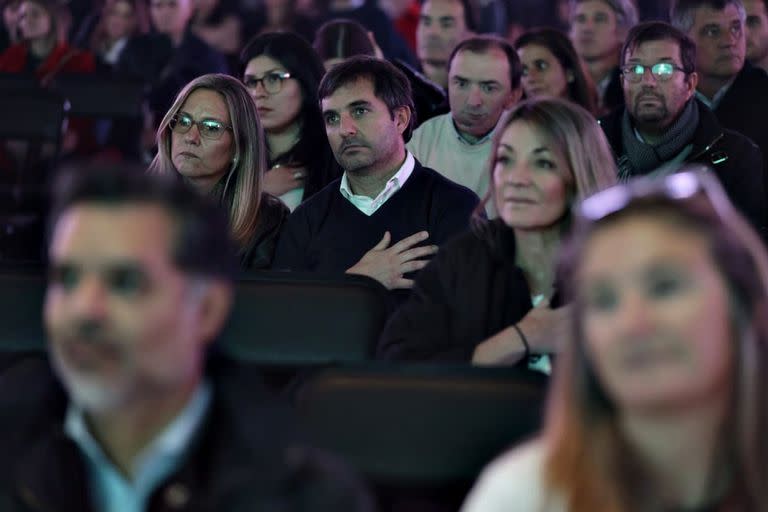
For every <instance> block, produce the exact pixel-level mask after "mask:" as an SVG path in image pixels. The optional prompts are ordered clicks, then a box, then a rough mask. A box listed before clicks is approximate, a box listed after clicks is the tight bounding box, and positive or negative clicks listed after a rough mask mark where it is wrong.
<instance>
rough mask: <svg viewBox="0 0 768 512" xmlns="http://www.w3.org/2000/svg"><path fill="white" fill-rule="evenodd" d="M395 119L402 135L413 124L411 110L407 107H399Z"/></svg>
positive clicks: (395, 112)
mask: <svg viewBox="0 0 768 512" xmlns="http://www.w3.org/2000/svg"><path fill="white" fill-rule="evenodd" d="M394 117H395V124H396V125H397V130H398V131H399V132H400V134H401V135H402V134H403V133H405V130H406V129H407V128H408V125H409V124H410V123H411V109H410V108H409V107H406V106H405V105H403V106H400V107H397V108H396V109H395V111H394Z"/></svg>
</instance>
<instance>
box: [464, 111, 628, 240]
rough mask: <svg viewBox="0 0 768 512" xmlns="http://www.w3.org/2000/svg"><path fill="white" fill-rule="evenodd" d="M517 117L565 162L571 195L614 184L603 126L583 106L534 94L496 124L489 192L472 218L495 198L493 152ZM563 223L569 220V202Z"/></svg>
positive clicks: (612, 162) (579, 195) (478, 217)
mask: <svg viewBox="0 0 768 512" xmlns="http://www.w3.org/2000/svg"><path fill="white" fill-rule="evenodd" d="M516 121H522V122H525V123H528V124H530V125H531V126H532V127H533V128H534V129H535V130H537V131H538V132H539V133H540V134H542V135H543V136H544V137H545V138H546V139H547V140H548V141H549V142H550V143H551V144H552V150H553V151H554V152H555V153H557V154H558V155H559V156H561V157H562V158H563V159H564V160H565V161H566V162H567V163H568V167H569V170H570V173H571V176H570V178H571V179H570V180H569V181H570V184H571V186H572V188H571V192H572V197H573V198H574V199H582V198H584V197H587V196H589V195H591V194H593V193H595V192H597V191H599V190H602V189H604V188H607V187H610V186H611V185H614V184H616V175H617V171H616V163H615V160H614V158H613V153H612V152H611V148H610V146H609V145H608V141H607V140H606V138H605V134H604V133H603V130H602V129H601V128H600V125H599V124H598V123H597V121H596V120H595V118H594V117H593V116H592V114H590V113H589V112H587V111H586V110H585V109H584V108H582V107H580V106H578V105H576V104H574V103H571V102H569V101H566V100H563V99H560V98H534V99H530V100H526V101H523V102H521V103H518V104H517V105H516V106H515V107H514V108H513V109H512V110H510V111H509V112H507V113H506V114H504V115H503V116H502V117H501V119H500V120H499V123H498V125H497V126H496V132H495V134H494V137H493V142H492V145H491V155H490V158H489V161H488V179H489V186H488V193H487V194H486V195H485V197H484V198H483V200H482V201H481V202H480V205H478V207H477V209H476V210H475V216H474V222H475V223H482V222H483V221H482V217H483V215H484V212H485V211H486V205H487V203H488V202H489V201H494V200H495V191H496V187H495V185H494V181H493V172H494V168H495V167H496V153H497V151H498V149H499V144H500V143H501V138H502V137H503V136H504V132H505V131H506V130H507V128H508V127H509V126H510V125H511V124H512V123H514V122H516ZM568 206H569V208H568V213H567V214H566V219H564V223H565V224H566V225H567V224H569V222H570V205H568Z"/></svg>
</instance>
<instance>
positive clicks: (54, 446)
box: [0, 168, 371, 512]
mask: <svg viewBox="0 0 768 512" xmlns="http://www.w3.org/2000/svg"><path fill="white" fill-rule="evenodd" d="M96 171H98V172H90V173H88V174H80V175H79V176H77V177H75V178H74V179H73V180H70V181H69V182H64V183H60V185H61V186H59V187H56V188H55V189H54V190H56V194H57V200H56V205H55V212H54V214H53V217H52V223H51V227H52V237H51V242H50V246H49V254H50V262H51V281H50V283H49V286H48V291H47V295H46V302H45V313H44V317H45V324H46V328H47V331H48V337H49V354H50V359H51V363H52V365H51V366H52V367H53V369H54V370H55V373H52V372H51V369H50V368H51V366H49V364H48V362H47V361H41V360H32V359H27V360H23V361H21V362H19V363H18V364H16V365H14V366H12V367H11V368H9V369H7V370H5V371H4V372H3V373H2V374H1V375H0V383H2V389H4V390H6V391H7V392H6V393H4V395H3V396H2V399H0V414H2V418H3V422H2V425H0V433H2V436H0V439H1V441H0V445H1V446H2V448H1V449H2V453H3V464H2V468H0V499H1V500H2V503H3V510H4V511H8V510H11V511H22V510H24V511H31V510H61V511H64V510H67V511H89V510H98V511H121V512H141V511H155V510H199V511H206V512H214V511H241V510H242V511H245V510H285V511H306V512H310V511H318V510H321V511H329V512H330V511H337V510H355V511H357V510H359V511H368V510H371V508H370V506H369V505H368V502H367V498H368V497H367V494H366V492H365V490H364V489H363V488H361V487H360V486H359V483H358V482H357V481H356V479H355V478H354V477H353V475H351V474H349V473H348V472H347V471H346V470H345V468H344V466H342V465H340V464H339V463H338V461H335V460H333V459H330V458H328V456H326V455H323V454H321V453H319V452H317V451H314V450H311V449H310V448H308V447H304V446H303V445H302V444H298V442H297V440H298V438H296V440H294V437H295V434H294V433H293V427H292V425H291V423H292V422H291V421H290V416H288V415H287V414H286V413H285V412H284V411H285V409H284V408H283V407H282V406H280V405H279V404H278V403H276V402H273V401H272V399H270V398H269V395H268V394H267V393H266V392H265V391H264V390H263V388H262V387H261V386H260V384H259V377H258V373H255V372H254V370H253V368H245V367H243V366H242V365H240V364H237V363H234V362H232V361H228V360H226V359H225V358H223V357H222V356H214V355H213V354H214V353H215V352H214V351H212V350H211V349H212V348H215V347H212V345H213V343H215V340H216V338H217V336H218V334H219V332H220V331H221V329H222V326H223V324H224V322H225V320H226V318H227V315H228V313H229V310H230V306H231V303H232V298H233V278H234V275H235V273H236V268H235V267H236V259H235V257H234V256H235V255H234V248H233V247H232V245H233V244H232V242H231V241H230V238H229V236H228V233H227V227H226V216H225V214H224V212H223V211H221V210H220V209H219V208H218V207H214V205H213V204H212V203H209V202H208V201H205V200H203V199H202V198H200V197H199V196H198V195H197V194H195V193H193V192H192V191H190V190H189V189H188V187H185V186H183V185H182V184H181V183H179V182H178V180H171V179H168V178H166V179H160V178H159V177H156V176H147V175H144V174H142V173H140V172H135V171H134V172H131V173H126V172H125V171H123V172H115V170H114V169H106V168H99V169H96ZM20 390H23V392H19V391H20Z"/></svg>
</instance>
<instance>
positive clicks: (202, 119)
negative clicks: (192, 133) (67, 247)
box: [176, 110, 228, 124]
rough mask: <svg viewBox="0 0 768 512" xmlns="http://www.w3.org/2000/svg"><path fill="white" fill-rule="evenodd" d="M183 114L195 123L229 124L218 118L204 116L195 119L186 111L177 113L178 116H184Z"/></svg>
mask: <svg viewBox="0 0 768 512" xmlns="http://www.w3.org/2000/svg"><path fill="white" fill-rule="evenodd" d="M182 114H183V115H185V116H187V117H189V118H190V119H192V120H193V121H217V122H219V123H221V124H228V123H227V122H226V121H224V120H223V119H219V118H218V117H212V116H203V117H201V118H200V119H195V117H194V116H193V115H192V114H190V113H189V112H187V111H186V110H179V111H178V112H176V115H177V116H179V115H182Z"/></svg>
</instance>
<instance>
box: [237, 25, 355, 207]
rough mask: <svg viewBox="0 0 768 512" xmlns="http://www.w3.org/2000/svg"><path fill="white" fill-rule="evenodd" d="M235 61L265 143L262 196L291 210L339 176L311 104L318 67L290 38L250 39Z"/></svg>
mask: <svg viewBox="0 0 768 512" xmlns="http://www.w3.org/2000/svg"><path fill="white" fill-rule="evenodd" d="M240 61H241V62H242V65H243V66H244V68H245V69H244V71H243V83H244V84H245V86H246V87H247V88H248V92H249V93H250V94H251V97H252V98H253V100H254V101H255V102H256V110H257V112H258V114H259V120H260V121H261V126H262V127H263V128H264V133H265V134H266V137H267V150H268V152H269V154H268V164H267V169H268V170H267V172H266V174H265V175H264V191H265V192H269V193H270V194H272V195H273V196H276V197H279V198H280V200H282V201H283V202H284V203H285V204H286V205H287V206H288V208H290V209H291V210H294V209H296V207H297V206H298V205H299V203H301V202H302V201H303V200H305V199H307V198H309V197H311V196H312V195H313V194H314V193H316V192H317V191H319V190H320V189H322V188H323V187H325V186H326V185H327V184H328V183H330V182H331V181H333V180H335V179H336V178H338V177H339V176H340V175H341V170H340V169H339V166H338V164H337V163H336V159H334V158H333V152H332V151H331V147H330V146H329V145H328V138H327V137H326V136H325V128H324V126H323V117H322V116H321V115H320V106H319V105H318V103H317V87H318V86H319V85H320V80H321V79H322V78H323V74H325V71H324V70H323V65H322V63H321V62H320V58H319V57H318V56H317V54H316V53H315V51H314V50H313V49H312V47H311V46H310V45H309V43H307V42H306V41H305V40H304V39H302V38H301V37H299V36H297V35H296V34H292V33H290V32H274V33H270V34H262V35H260V36H256V38H254V39H253V40H252V41H251V42H250V43H248V45H247V46H246V47H245V49H244V50H243V52H242V54H241V56H240Z"/></svg>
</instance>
